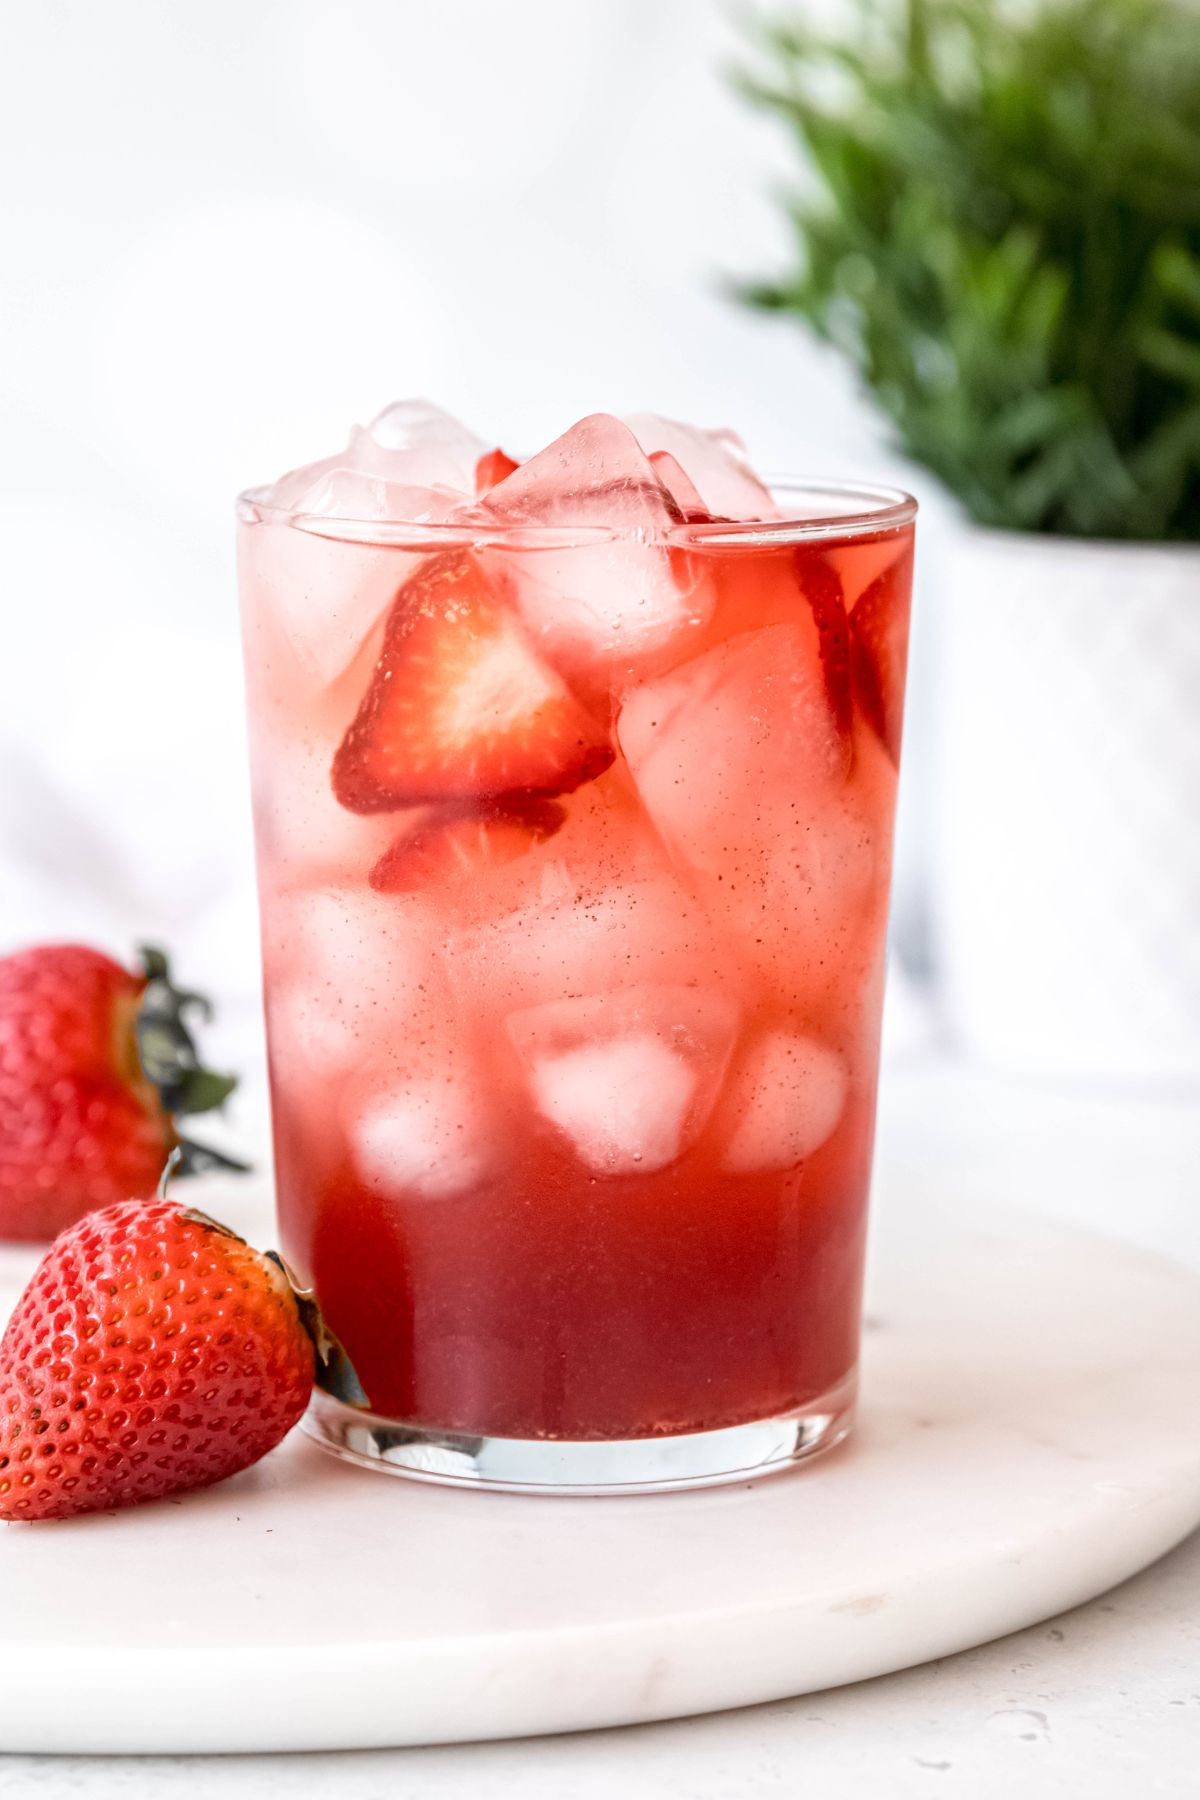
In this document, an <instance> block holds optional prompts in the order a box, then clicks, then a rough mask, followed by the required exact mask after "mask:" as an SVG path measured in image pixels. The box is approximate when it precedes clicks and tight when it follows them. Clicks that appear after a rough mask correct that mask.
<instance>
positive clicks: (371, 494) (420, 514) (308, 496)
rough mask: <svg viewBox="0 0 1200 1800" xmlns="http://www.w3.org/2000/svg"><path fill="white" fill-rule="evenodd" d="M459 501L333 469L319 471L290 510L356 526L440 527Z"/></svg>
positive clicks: (441, 492) (347, 468) (443, 491)
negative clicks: (342, 520) (371, 524)
mask: <svg viewBox="0 0 1200 1800" xmlns="http://www.w3.org/2000/svg"><path fill="white" fill-rule="evenodd" d="M463 498H464V496H463V495H462V494H461V493H460V492H459V491H458V489H457V488H449V487H433V486H431V487H417V486H415V485H414V484H413V483H411V482H408V483H405V482H398V481H389V480H388V479H387V478H386V476H383V475H373V474H371V473H369V472H368V471H367V470H365V469H356V468H354V467H353V466H352V465H350V464H348V463H336V464H334V465H333V466H332V467H326V468H323V469H322V470H321V472H320V474H319V475H318V476H316V477H315V478H314V480H313V481H312V482H311V484H310V485H309V486H307V487H306V488H304V489H303V490H302V491H301V492H300V493H299V494H298V495H297V498H296V500H295V502H294V503H293V506H292V510H293V511H295V512H298V513H303V514H304V515H305V516H306V517H307V518H320V519H347V520H350V521H353V522H356V523H357V522H366V523H383V522H386V523H388V524H404V525H444V524H446V523H447V522H448V521H449V520H450V519H452V518H453V517H454V516H455V514H456V513H457V512H458V511H459V509H460V508H461V506H462V505H463Z"/></svg>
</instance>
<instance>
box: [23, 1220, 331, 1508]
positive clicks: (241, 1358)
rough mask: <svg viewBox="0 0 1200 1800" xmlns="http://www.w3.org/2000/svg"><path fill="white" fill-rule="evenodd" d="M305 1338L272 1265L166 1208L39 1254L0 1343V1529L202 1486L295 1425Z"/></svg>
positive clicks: (245, 1463) (305, 1376) (218, 1231)
mask: <svg viewBox="0 0 1200 1800" xmlns="http://www.w3.org/2000/svg"><path fill="white" fill-rule="evenodd" d="M313 1373H314V1355H313V1341H312V1338H311V1337H310V1335H309V1328H307V1327H306V1324H305V1322H304V1320H303V1318H302V1314H301V1303H300V1302H299V1301H298V1300H297V1297H296V1296H295V1294H294V1293H293V1291H292V1288H291V1286H290V1284H289V1282H288V1280H287V1277H286V1276H285V1275H284V1273H283V1270H282V1268H281V1267H280V1266H279V1265H278V1264H277V1263H275V1262H274V1261H273V1260H272V1259H270V1258H269V1257H266V1256H264V1255H262V1254H261V1253H260V1252H259V1251H257V1250H252V1249H251V1248H250V1246H249V1245H248V1244H245V1243H243V1241H242V1239H241V1238H239V1237H236V1236H235V1235H234V1234H233V1233H232V1232H229V1231H226V1229H225V1228H224V1226H221V1225H217V1224H215V1223H214V1222H213V1221H212V1220H211V1219H207V1218H205V1217H204V1215H203V1214H200V1213H189V1212H186V1211H184V1210H183V1209H181V1208H180V1207H179V1206H177V1205H176V1204H175V1203H174V1201H171V1200H166V1199H157V1200H149V1201H147V1200H125V1201H122V1202H120V1203H119V1204H118V1205H116V1206H109V1207H105V1208H104V1210H103V1211H101V1212H95V1213H89V1214H88V1216H87V1217H86V1218H84V1219H81V1220H80V1221H79V1223H78V1224H76V1225H73V1226H72V1227H71V1228H70V1230H69V1231H65V1232H64V1233H63V1235H62V1236H61V1237H60V1238H59V1239H58V1240H57V1241H56V1242H55V1243H54V1244H52V1245H51V1247H50V1249H49V1250H48V1251H47V1253H46V1256H45V1257H44V1259H43V1261H42V1263H41V1266H40V1267H39V1268H38V1270H37V1272H36V1273H35V1275H34V1277H33V1279H32V1281H31V1282H30V1284H29V1286H28V1287H27V1288H26V1290H25V1292H24V1294H23V1295H22V1296H21V1298H20V1300H19V1301H18V1302H17V1307H16V1311H15V1312H14V1313H13V1315H12V1317H11V1319H10V1320H9V1322H8V1326H7V1329H6V1330H5V1333H4V1336H3V1338H0V1519H6V1520H10V1521H11V1520H28V1519H64V1518H67V1517H69V1516H70V1515H71V1514H73V1513H83V1512H94V1511H96V1510H97V1509H98V1508H108V1507H118V1506H132V1505H135V1504H136V1503H137V1502H138V1501H141V1500H156V1499H158V1498H160V1497H161V1496H162V1495H164V1494H175V1493H179V1492H181V1491H182V1490H183V1489H184V1488H193V1487H205V1486H207V1485H208V1484H209V1483H210V1482H213V1481H220V1480H222V1479H223V1477H224V1476H226V1475H233V1474H236V1473H237V1471H238V1470H239V1469H245V1468H248V1467H249V1465H250V1464H251V1463H253V1462H257V1461H258V1459H259V1457H260V1456H263V1455H265V1454H266V1452H267V1451H268V1450H270V1449H272V1448H273V1446H274V1445H276V1444H277V1443H278V1442H279V1440H280V1438H281V1437H283V1435H284V1433H285V1432H286V1431H289V1430H290V1429H291V1427H292V1426H293V1425H294V1424H295V1423H296V1421H297V1419H299V1417H300V1415H301V1413H302V1412H303V1411H304V1408H305V1405H306V1403H307V1401H308V1396H309V1392H310V1390H311V1388H312V1383H313Z"/></svg>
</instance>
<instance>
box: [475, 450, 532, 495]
mask: <svg viewBox="0 0 1200 1800" xmlns="http://www.w3.org/2000/svg"><path fill="white" fill-rule="evenodd" d="M520 466H521V465H520V463H519V462H517V461H516V460H515V459H514V458H513V457H511V456H508V455H506V454H505V452H504V451H503V450H501V449H500V448H499V447H498V446H497V448H496V449H495V450H489V451H488V453H487V455H486V456H481V457H480V459H479V461H478V462H477V463H476V464H475V493H476V495H477V496H479V495H482V494H486V493H487V491H488V489H489V488H494V487H495V486H496V485H497V483H498V482H501V481H504V480H505V479H506V477H507V476H509V475H511V474H513V473H514V471H515V470H517V469H519V468H520Z"/></svg>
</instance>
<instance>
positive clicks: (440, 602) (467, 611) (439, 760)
mask: <svg viewBox="0 0 1200 1800" xmlns="http://www.w3.org/2000/svg"><path fill="white" fill-rule="evenodd" d="M613 754H614V752H613V748H612V745H611V744H610V743H609V741H608V738H607V736H606V734H605V733H604V732H603V731H602V730H601V728H600V726H599V725H598V724H597V723H596V721H595V720H594V719H593V718H592V717H591V716H590V715H589V714H588V713H587V712H585V711H584V709H583V707H582V706H581V705H580V703H579V701H578V700H576V699H575V697H574V695H573V694H572V693H571V692H570V690H569V689H568V687H567V686H566V684H565V683H564V681H563V680H562V678H561V676H559V675H557V674H556V673H555V672H554V670H552V669H550V668H548V667H547V666H546V665H545V664H544V663H542V662H540V661H539V660H538V657H537V654H536V652H535V651H534V649H533V647H532V645H531V644H530V642H529V639H528V638H527V637H526V635H525V633H524V631H523V629H522V627H521V625H520V624H519V623H518V621H517V620H516V618H514V616H513V614H512V613H511V612H510V611H509V609H508V608H507V607H506V606H505V605H504V603H503V602H502V601H501V600H500V599H498V598H497V596H496V595H495V594H494V593H493V592H492V590H491V588H490V587H489V586H488V583H487V581H486V579H485V577H484V575H483V572H482V570H481V569H480V567H479V564H478V563H477V562H476V561H475V559H474V557H472V556H471V555H470V554H469V553H468V552H465V551H453V552H448V553H447V554H445V555H443V556H437V557H434V558H432V559H431V560H430V561H429V562H427V563H424V564H423V565H422V566H421V568H420V569H418V570H417V573H416V574H415V575H414V576H413V577H412V578H411V580H410V581H408V582H407V583H406V584H405V586H404V587H403V588H401V590H400V592H399V594H398V595H397V597H396V600H395V603H394V605H393V607H392V610H391V613H390V614H389V616H388V621H387V626H386V628H385V632H384V640H383V650H382V653H381V655H380V658H379V662H378V664H377V665H376V669H375V674H374V677H373V679H372V682H371V685H370V687H369V688H368V690H367V693H366V696H365V698H364V699H363V702H362V705H361V706H360V708H359V710H358V716H357V718H356V719H355V720H354V722H353V724H352V725H351V726H350V729H349V730H348V731H347V733H346V735H345V737H344V738H343V740H342V742H341V744H340V746H339V748H338V751H337V754H336V755H335V757H334V760H333V791H334V793H335V794H336V795H337V798H338V799H339V800H340V801H341V803H342V805H343V806H344V807H347V808H348V809H349V811H350V812H357V813H373V812H393V811H395V810H396V809H398V808H400V807H404V806H413V805H416V804H418V803H419V802H421V801H425V800H437V801H443V800H451V801H455V800H468V799H470V800H492V799H496V798H497V797H499V796H530V795H546V794H567V793H570V792H571V791H572V790H573V789H574V788H577V787H578V786H579V785H580V783H581V782H584V781H590V780H591V779H592V778H593V777H594V776H596V775H599V774H602V773H603V771H604V770H605V769H607V768H608V766H609V764H610V763H611V762H612V760H613Z"/></svg>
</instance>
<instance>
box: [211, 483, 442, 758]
mask: <svg viewBox="0 0 1200 1800" xmlns="http://www.w3.org/2000/svg"><path fill="white" fill-rule="evenodd" d="M339 479H340V477H339ZM348 479H349V480H350V481H351V482H353V483H355V484H358V486H359V488H361V489H363V490H364V491H361V492H357V493H356V494H354V495H353V496H350V495H348V494H347V493H346V492H345V491H344V490H343V491H342V492H341V493H340V494H339V496H338V499H337V507H338V516H339V517H341V516H344V515H345V514H346V513H347V512H348V513H349V515H350V516H351V517H364V516H365V517H368V518H369V517H370V516H372V508H373V507H374V506H375V504H376V499H377V497H378V491H379V489H380V484H379V483H377V482H375V480H374V478H373V477H368V476H360V475H356V474H354V473H353V472H351V473H350V475H349V477H348ZM326 481H328V482H329V483H330V484H331V485H330V486H329V487H325V486H324V485H323V484H325V483H326ZM334 485H335V484H334V479H333V474H332V473H331V471H330V470H329V469H328V468H327V469H325V470H323V471H322V474H321V476H320V478H319V480H316V481H314V483H313V484H312V487H311V489H310V490H309V491H308V493H307V495H305V494H304V493H301V492H299V491H298V492H297V494H296V499H297V501H303V502H304V504H306V505H308V504H315V505H320V504H323V503H324V496H326V495H330V494H332V492H333V486H334ZM394 499H395V496H394V495H390V496H389V498H388V504H389V505H391V504H392V502H393V500H394ZM435 500H436V496H435ZM427 502H428V504H427ZM288 504H290V502H288ZM397 504H399V502H397ZM446 504H447V505H449V503H448V502H447V503H446ZM455 504H456V505H457V504H458V502H457V500H456V502H455ZM422 507H425V508H426V510H427V511H440V510H441V509H442V507H441V502H440V501H437V504H436V505H435V504H434V502H430V501H429V498H428V495H427V494H425V493H424V492H422V493H421V494H414V493H413V492H411V491H410V492H409V493H408V494H407V497H406V500H405V502H404V504H403V507H402V510H403V511H405V512H419V511H420V510H421V509H422ZM451 510H453V509H452V508H451ZM264 519H265V520H266V521H269V519H270V515H269V514H267V515H265V516H264ZM329 529H330V531H331V532H337V531H339V530H341V531H342V533H343V535H342V536H340V537H338V536H323V535H321V533H320V532H319V531H309V530H296V529H294V528H293V527H292V526H289V525H282V524H280V525H276V524H272V523H269V522H259V523H257V524H255V525H253V526H251V527H249V528H248V529H245V530H243V531H242V532H241V533H240V534H239V540H238V562H239V567H240V572H241V587H242V615H243V621H244V629H245V633H246V659H247V672H248V676H249V679H250V681H251V683H253V682H254V680H255V678H256V676H257V675H258V674H259V673H260V672H262V671H265V670H268V669H269V670H270V673H271V677H272V684H273V688H274V690H275V693H276V694H277V695H278V694H286V693H287V686H288V684H290V683H291V682H304V683H305V684H306V687H307V690H308V691H307V693H306V695H305V704H306V705H311V704H312V702H313V700H314V699H315V695H316V693H317V692H318V691H319V690H320V689H322V688H332V686H333V684H334V683H335V682H337V681H338V680H339V678H340V677H342V676H343V675H345V673H346V671H347V670H348V669H349V668H350V667H351V666H352V665H353V664H354V663H356V662H357V661H358V660H359V658H360V657H362V656H363V653H364V650H365V649H366V648H368V647H369V646H371V645H373V646H374V653H373V654H371V655H369V656H368V659H367V667H366V672H365V675H364V676H363V679H362V681H361V683H360V686H359V690H358V692H357V693H356V694H355V695H354V697H353V699H352V700H349V701H348V702H347V708H348V709H347V710H344V713H343V717H342V730H343V731H344V730H345V728H346V725H347V724H349V722H350V720H351V719H352V718H353V717H354V711H355V708H356V706H357V703H358V700H359V699H360V698H361V694H362V689H363V688H364V687H365V686H366V681H367V679H368V678H369V675H370V667H371V664H372V662H373V661H374V656H375V655H377V654H378V647H379V644H380V643H381V642H382V638H383V623H384V619H385V617H386V615H387V612H388V609H389V607H390V606H391V604H392V601H393V600H394V599H395V597H396V594H397V593H398V592H399V590H400V588H401V587H402V586H403V584H404V582H405V581H406V580H408V579H409V577H410V576H411V575H412V573H413V572H414V570H415V569H416V568H417V567H418V565H419V564H420V563H421V562H422V561H424V559H425V555H426V554H427V552H426V551H425V550H423V549H422V548H421V546H420V543H419V542H418V543H416V544H412V543H406V544H404V545H400V544H397V545H388V546H381V545H379V544H371V543H367V542H353V541H347V540H346V536H345V533H344V528H341V527H332V526H331V527H330V528H329ZM368 529H370V528H369V527H368ZM414 529H415V531H416V533H417V534H418V538H419V536H420V533H421V531H422V527H421V526H420V525H419V524H418V525H417V526H416V527H415V528H414ZM292 705H293V707H295V706H297V705H298V700H296V699H293V700H292Z"/></svg>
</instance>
